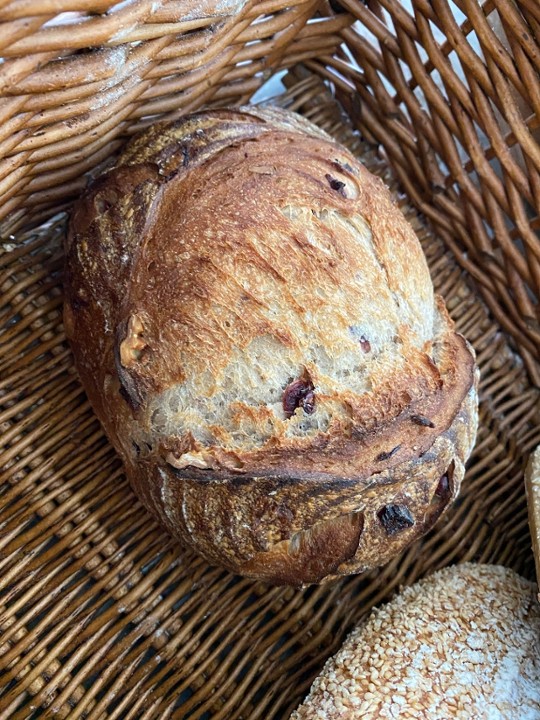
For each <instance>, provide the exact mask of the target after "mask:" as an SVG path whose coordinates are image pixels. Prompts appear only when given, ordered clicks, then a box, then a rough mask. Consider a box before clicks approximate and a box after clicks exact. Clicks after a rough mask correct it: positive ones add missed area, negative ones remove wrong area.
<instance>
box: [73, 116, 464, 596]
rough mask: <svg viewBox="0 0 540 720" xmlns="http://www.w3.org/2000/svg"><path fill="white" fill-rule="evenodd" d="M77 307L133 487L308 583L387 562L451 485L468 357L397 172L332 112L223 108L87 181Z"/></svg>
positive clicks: (236, 557)
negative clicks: (392, 180)
mask: <svg viewBox="0 0 540 720" xmlns="http://www.w3.org/2000/svg"><path fill="white" fill-rule="evenodd" d="M66 255H67V264H66V281H65V292H66V303H65V326H66V332H67V335H68V337H69V339H70V341H71V345H72V348H73V353H74V356H75V361H76V365H77V368H78V371H79V374H80V377H81V380H82V382H83V384H84V386H85V388H86V391H87V393H88V396H89V399H90V401H91V403H92V405H93V407H94V409H95V412H96V413H97V415H98V417H99V419H100V420H101V422H102V424H103V426H104V428H105V430H106V432H107V434H108V436H109V438H110V439H111V441H112V443H113V444H114V446H115V448H116V449H117V451H118V452H119V453H120V455H121V457H122V459H123V461H124V463H125V467H126V472H127V474H128V477H129V479H130V481H131V483H132V485H133V487H134V489H135V491H136V493H137V495H138V496H139V498H140V499H141V500H142V502H143V503H144V504H145V505H146V507H147V508H148V509H149V510H150V511H151V512H152V513H153V514H154V515H155V517H156V518H158V520H159V521H160V522H161V523H162V524H163V525H164V526H165V527H166V528H167V530H168V531H169V532H170V533H172V534H173V535H175V536H176V537H178V538H179V539H180V540H182V541H183V542H184V543H186V544H188V545H190V546H192V547H193V548H195V550H196V551H197V552H199V553H200V554H201V555H203V556H204V557H205V558H206V559H207V560H208V561H209V562H210V563H214V564H219V565H222V566H225V567H227V568H229V569H230V570H232V571H234V572H238V573H241V574H244V575H248V576H252V577H255V578H260V579H263V580H267V581H270V582H275V583H290V584H294V585H300V584H307V583H318V582H322V581H323V580H325V579H328V578H331V577H335V576H339V575H343V574H349V573H358V572H361V571H363V570H364V569H367V568H372V567H374V566H377V565H381V564H383V563H385V562H386V561H387V560H389V559H390V558H392V557H393V556H395V555H396V554H397V553H399V552H400V551H401V550H402V549H403V548H404V547H406V546H407V545H408V544H410V543H411V542H412V541H413V540H415V539H417V538H418V537H420V536H421V535H422V534H423V533H425V532H426V531H427V530H429V529H430V528H431V527H432V526H433V524H434V523H435V522H436V520H437V518H438V517H439V516H440V515H441V513H442V512H443V511H444V510H445V509H446V508H447V507H448V506H449V504H450V503H451V502H452V501H453V499H454V498H455V497H456V495H457V493H458V491H459V486H460V482H461V479H462V477H463V472H464V463H465V461H466V459H467V457H468V455H469V453H470V451H471V448H472V445H473V443H474V439H475V433H476V423H477V397H476V384H477V371H476V369H475V363H474V357H473V353H472V350H471V348H470V346H469V345H468V344H467V342H466V341H465V340H464V339H463V337H461V336H460V335H459V334H457V333H456V332H455V331H454V327H453V324H452V322H451V320H450V319H449V317H448V314H447V312H446V309H445V306H444V303H443V301H442V299H441V298H440V297H436V296H434V292H433V287H432V283H431V280H430V276H429V272H428V268H427V264H426V260H425V258H424V256H423V253H422V250H421V247H420V244H419V242H418V240H417V238H416V236H415V234H414V232H413V230H412V229H411V227H410V226H409V224H408V223H407V222H406V220H405V219H404V217H403V215H402V214H401V212H400V211H399V210H398V209H397V208H396V207H395V206H394V204H393V203H392V201H391V198H390V195H389V193H388V191H387V189H386V188H385V187H384V185H383V183H382V182H381V181H380V180H379V179H377V178H375V177H374V176H372V175H371V174H370V173H368V172H367V171H366V170H365V168H364V167H363V166H362V165H361V164H360V163H359V162H358V161H357V160H356V159H355V158H354V157H353V156H352V155H351V154H350V153H349V152H348V151H347V150H346V149H345V148H343V147H341V146H340V145H338V144H336V143H335V142H334V141H333V140H332V139H331V138H330V137H329V136H327V135H326V134H325V133H324V132H322V131H321V130H320V129H318V128H317V127H315V126H314V125H312V124H311V123H309V122H308V121H306V120H305V119H303V118H301V117H300V116H297V115H295V114H293V113H289V112H285V111H279V110H276V109H270V108H265V109H261V108H255V107H249V108H240V109H231V110H228V109H223V110H210V111H207V112H202V113H199V114H197V115H192V116H187V117H185V118H182V119H180V120H178V121H176V122H174V123H173V124H169V125H157V126H154V127H152V128H150V129H149V130H147V131H146V132H144V133H143V134H142V135H140V136H138V137H136V138H135V139H134V140H133V141H131V142H130V143H129V145H128V146H127V147H126V149H125V151H124V152H123V154H122V155H121V156H120V158H119V160H118V162H117V164H116V166H115V167H114V169H112V170H110V171H109V172H107V173H106V174H105V175H104V176H103V177H101V178H99V179H98V180H97V181H95V182H94V183H93V185H92V186H91V187H90V188H89V189H88V191H87V192H86V193H85V194H84V196H83V197H82V198H81V200H80V201H79V202H78V203H77V205H76V207H75V209H74V212H73V214H72V218H71V227H70V232H69V236H68V238H67V243H66Z"/></svg>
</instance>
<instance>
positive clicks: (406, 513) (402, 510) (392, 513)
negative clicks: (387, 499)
mask: <svg viewBox="0 0 540 720" xmlns="http://www.w3.org/2000/svg"><path fill="white" fill-rule="evenodd" d="M377 517H378V518H379V520H380V522H381V525H382V526H383V528H384V529H385V530H386V533H387V534H388V535H396V534H397V533H399V532H401V531H402V530H406V529H407V528H409V527H412V526H413V525H414V518H413V516H412V515H411V511H410V510H409V508H408V507H406V506H405V505H385V507H383V508H381V510H379V512H378V513H377Z"/></svg>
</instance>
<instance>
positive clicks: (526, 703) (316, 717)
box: [291, 564, 540, 720]
mask: <svg viewBox="0 0 540 720" xmlns="http://www.w3.org/2000/svg"><path fill="white" fill-rule="evenodd" d="M539 643H540V606H539V605H538V603H537V602H536V599H535V592H534V586H533V584H532V583H530V582H528V581H527V580H524V579H523V578H521V577H520V576H519V575H517V574H516V573H515V572H514V571H513V570H509V569H508V568H503V567H500V566H494V565H472V564H466V565H461V566H455V567H449V568H445V569H444V570H441V571H440V572H437V573H434V574H433V575H432V576H431V577H429V578H427V579H425V580H422V581H420V582H418V583H416V585H413V586H412V587H409V588H406V589H405V590H403V591H402V593H401V594H400V595H398V596H397V597H396V598H395V599H394V600H393V601H392V602H390V603H389V604H388V605H385V606H384V607H382V608H380V609H378V610H374V611H373V612H372V614H371V615H370V617H369V618H368V620H367V622H365V623H364V624H363V625H360V626H359V627H358V628H357V629H356V630H354V631H353V632H352V633H351V635H350V636H349V637H348V638H347V640H346V641H345V643H344V644H343V646H342V648H341V650H340V651H339V652H338V653H337V655H335V657H333V658H331V659H330V660H329V661H328V662H327V664H326V665H325V667H324V669H323V671H322V673H321V674H320V675H319V677H318V678H317V679H316V680H315V682H314V683H313V686H312V688H311V692H310V694H309V696H308V697H307V699H306V700H305V702H304V703H303V704H302V705H301V706H300V707H299V708H298V710H297V711H296V712H294V713H293V714H292V716H291V720H338V719H339V720H353V719H354V720H356V719H358V720H360V719H361V720H379V719H380V720H387V719H388V720H393V719H394V718H400V720H450V718H453V719H455V720H538V719H539V718H540V653H539Z"/></svg>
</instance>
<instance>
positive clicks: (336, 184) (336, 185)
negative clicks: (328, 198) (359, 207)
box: [325, 173, 347, 197]
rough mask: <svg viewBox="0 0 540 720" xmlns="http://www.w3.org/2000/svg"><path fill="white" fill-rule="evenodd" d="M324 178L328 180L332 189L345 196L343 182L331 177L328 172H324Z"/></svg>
mask: <svg viewBox="0 0 540 720" xmlns="http://www.w3.org/2000/svg"><path fill="white" fill-rule="evenodd" d="M325 178H326V179H327V180H328V184H329V185H330V187H331V188H332V190H336V191H337V192H338V193H339V194H340V195H343V197H347V193H346V192H345V183H344V182H342V181H341V180H336V178H333V177H332V176H331V175H330V173H326V175H325Z"/></svg>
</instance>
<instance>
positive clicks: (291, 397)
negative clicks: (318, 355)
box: [283, 380, 315, 418]
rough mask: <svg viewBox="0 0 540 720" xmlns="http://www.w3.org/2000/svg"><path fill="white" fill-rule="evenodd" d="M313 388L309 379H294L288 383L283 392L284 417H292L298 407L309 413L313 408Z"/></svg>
mask: <svg viewBox="0 0 540 720" xmlns="http://www.w3.org/2000/svg"><path fill="white" fill-rule="evenodd" d="M313 389H314V388H313V383H312V382H311V380H295V381H294V382H292V383H291V384H290V385H287V387H286V388H285V390H284V392H283V410H284V411H285V417H287V418H290V417H292V415H293V414H294V411H295V410H296V408H298V407H301V408H302V409H303V411H304V412H305V413H307V414H308V415H311V413H313V412H314V410H315V393H314V392H313Z"/></svg>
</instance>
